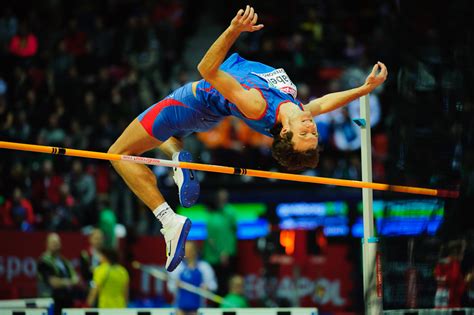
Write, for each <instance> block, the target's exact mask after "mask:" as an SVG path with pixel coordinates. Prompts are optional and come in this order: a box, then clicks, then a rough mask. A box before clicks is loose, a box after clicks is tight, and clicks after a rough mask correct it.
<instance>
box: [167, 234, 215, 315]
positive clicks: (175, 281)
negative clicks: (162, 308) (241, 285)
mask: <svg viewBox="0 0 474 315" xmlns="http://www.w3.org/2000/svg"><path fill="white" fill-rule="evenodd" d="M180 281H182V282H187V283H190V284H192V285H194V286H197V287H201V288H203V289H206V290H209V291H215V290H216V289H217V282H216V276H215V274H214V270H213V269H212V267H211V266H210V265H209V264H208V263H207V262H205V261H202V260H199V257H198V248H197V245H196V243H194V242H190V241H188V242H187V243H186V253H185V259H184V260H183V262H182V263H181V264H179V265H178V267H177V268H176V269H175V270H174V271H173V272H172V273H170V280H169V281H168V290H169V291H170V292H173V293H174V295H175V303H176V307H177V308H178V311H177V313H176V314H177V315H195V314H197V309H198V308H200V307H203V306H204V302H203V299H202V298H201V297H200V296H199V295H197V294H195V293H191V292H189V291H186V290H184V289H181V288H180V287H179V282H180Z"/></svg>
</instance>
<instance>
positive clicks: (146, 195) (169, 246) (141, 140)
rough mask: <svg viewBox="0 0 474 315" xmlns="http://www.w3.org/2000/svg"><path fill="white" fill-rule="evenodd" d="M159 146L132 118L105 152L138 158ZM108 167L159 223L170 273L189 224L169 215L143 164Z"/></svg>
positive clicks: (179, 256) (179, 258)
mask: <svg viewBox="0 0 474 315" xmlns="http://www.w3.org/2000/svg"><path fill="white" fill-rule="evenodd" d="M160 144H161V142H160V141H158V140H157V139H155V138H154V137H152V136H150V135H149V134H148V133H147V132H146V130H145V129H144V128H143V126H142V125H141V123H140V122H139V121H138V119H135V120H134V121H132V123H131V124H130V125H129V126H128V127H127V128H126V129H125V131H124V132H123V133H122V135H120V137H119V138H118V139H117V141H116V142H115V143H114V144H113V145H112V146H111V147H110V149H109V153H114V154H121V155H141V154H142V153H144V152H146V151H149V150H151V149H153V148H156V147H158V146H159V145H160ZM112 166H113V167H114V168H115V170H116V171H117V172H118V173H119V175H120V176H121V177H122V178H123V179H124V181H125V182H126V184H127V185H128V187H129V188H130V189H131V190H132V191H133V192H134V193H135V194H136V195H137V197H138V198H140V199H141V200H142V201H143V202H144V203H145V204H146V205H147V206H148V207H149V208H150V209H151V210H152V211H153V213H154V214H155V216H156V217H157V218H158V220H160V221H161V223H162V225H163V229H162V233H163V235H164V237H165V241H166V254H167V256H168V257H167V260H166V269H167V270H168V271H173V270H174V269H175V268H176V267H177V266H178V265H179V263H180V262H181V261H182V259H183V257H184V245H185V243H186V238H187V236H188V233H189V230H190V228H191V221H190V220H189V219H187V218H186V217H183V216H180V215H177V214H175V213H174V212H173V210H172V209H171V208H170V207H169V205H168V204H167V203H166V201H165V199H164V198H163V195H162V194H161V193H160V191H159V190H158V187H157V181H156V177H155V175H154V174H153V172H152V171H151V170H150V169H149V168H148V167H147V166H146V165H143V164H137V163H132V162H124V161H113V162H112Z"/></svg>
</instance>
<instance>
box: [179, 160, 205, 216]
mask: <svg viewBox="0 0 474 315" xmlns="http://www.w3.org/2000/svg"><path fill="white" fill-rule="evenodd" d="M173 160H174V161H180V162H192V161H193V157H192V156H191V153H189V152H187V151H181V152H179V153H175V154H174V155H173ZM173 170H174V175H173V179H174V182H175V183H176V185H178V189H179V202H180V203H181V205H182V206H183V207H186V208H189V207H191V206H193V205H194V204H195V203H196V201H197V200H198V198H199V191H200V188H199V181H198V179H197V177H196V174H195V172H194V171H193V170H188V169H185V168H179V167H175V168H174V169H173Z"/></svg>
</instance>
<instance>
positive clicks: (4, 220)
mask: <svg viewBox="0 0 474 315" xmlns="http://www.w3.org/2000/svg"><path fill="white" fill-rule="evenodd" d="M34 224H35V214H34V212H33V207H32V205H31V202H30V201H29V200H28V199H27V198H25V197H24V196H23V192H22V190H21V189H20V188H19V187H16V188H15V189H14V190H13V196H12V198H11V199H9V200H7V201H6V202H5V204H4V205H2V206H0V225H1V226H3V227H6V228H8V227H10V228H16V229H18V230H21V231H32V230H33V228H34Z"/></svg>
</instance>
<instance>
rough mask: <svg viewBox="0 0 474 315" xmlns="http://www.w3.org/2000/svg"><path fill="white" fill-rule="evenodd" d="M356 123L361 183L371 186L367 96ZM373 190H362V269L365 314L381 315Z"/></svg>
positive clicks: (378, 258)
mask: <svg viewBox="0 0 474 315" xmlns="http://www.w3.org/2000/svg"><path fill="white" fill-rule="evenodd" d="M356 123H357V124H358V125H359V126H360V127H361V128H360V135H361V162H362V180H363V181H366V182H372V141H371V134H370V104H369V95H364V96H362V97H361V98H360V119H359V122H357V121H356ZM372 204H373V194H372V189H369V188H363V189H362V205H363V218H364V238H363V240H362V265H363V277H364V302H365V314H370V315H378V314H382V273H381V269H380V268H381V265H380V256H379V253H378V251H377V243H378V239H377V238H376V237H374V236H375V234H374V213H373V208H372Z"/></svg>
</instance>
